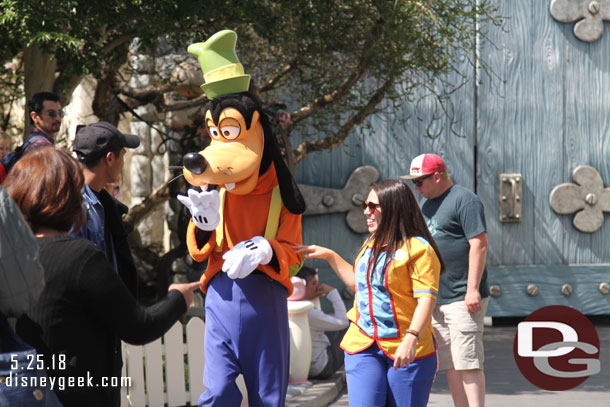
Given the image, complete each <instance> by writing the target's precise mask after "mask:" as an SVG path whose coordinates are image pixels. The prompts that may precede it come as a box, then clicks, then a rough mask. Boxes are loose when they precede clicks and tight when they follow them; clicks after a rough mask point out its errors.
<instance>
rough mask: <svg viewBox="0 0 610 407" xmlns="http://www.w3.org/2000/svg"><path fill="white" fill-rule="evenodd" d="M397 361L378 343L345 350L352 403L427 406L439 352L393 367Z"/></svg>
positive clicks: (360, 405)
mask: <svg viewBox="0 0 610 407" xmlns="http://www.w3.org/2000/svg"><path fill="white" fill-rule="evenodd" d="M393 365H394V361H393V360H392V359H390V358H389V357H387V356H386V355H385V354H384V353H383V351H381V350H380V349H379V347H378V346H377V344H376V343H373V344H372V345H371V346H370V347H369V348H367V349H365V350H363V351H361V352H359V353H355V354H353V355H350V354H348V353H345V372H346V375H347V394H348V397H349V405H350V407H386V406H388V407H420V406H421V407H425V406H426V405H427V404H428V398H429V396H430V390H431V389H432V382H433V381H434V377H435V375H436V353H435V354H433V355H430V356H427V357H425V358H422V359H416V360H414V361H413V362H411V364H409V366H406V367H404V368H400V369H398V370H394V367H393Z"/></svg>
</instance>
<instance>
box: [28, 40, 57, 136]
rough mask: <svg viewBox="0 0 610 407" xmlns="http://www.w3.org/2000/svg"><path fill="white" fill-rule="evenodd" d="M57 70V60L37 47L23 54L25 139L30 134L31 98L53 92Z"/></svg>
mask: <svg viewBox="0 0 610 407" xmlns="http://www.w3.org/2000/svg"><path fill="white" fill-rule="evenodd" d="M56 68H57V60H56V59H55V58H51V55H50V54H47V53H46V52H44V51H43V50H42V49H40V48H39V47H38V46H37V45H32V46H29V47H27V48H26V49H25V51H24V52H23V70H24V75H23V76H24V78H25V79H24V85H23V86H24V91H25V100H26V106H25V109H24V110H25V115H24V116H25V123H24V126H23V129H24V134H23V138H24V140H25V138H26V137H27V135H28V134H29V133H30V126H31V123H30V112H29V109H28V106H27V101H28V100H30V97H31V96H32V95H33V94H35V93H38V92H52V90H53V83H54V82H55V70H56Z"/></svg>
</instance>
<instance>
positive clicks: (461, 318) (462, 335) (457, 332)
mask: <svg viewBox="0 0 610 407" xmlns="http://www.w3.org/2000/svg"><path fill="white" fill-rule="evenodd" d="M488 302H489V297H487V298H483V299H481V311H479V312H477V313H474V314H470V313H469V312H468V311H467V310H466V304H465V302H464V301H457V302H452V303H451V304H442V305H437V306H436V307H435V308H434V313H433V314H432V327H433V328H434V335H435V336H436V341H437V344H438V353H437V354H438V363H439V370H447V369H456V370H472V369H483V361H484V360H485V354H484V352H483V319H484V317H485V312H486V311H487V303H488Z"/></svg>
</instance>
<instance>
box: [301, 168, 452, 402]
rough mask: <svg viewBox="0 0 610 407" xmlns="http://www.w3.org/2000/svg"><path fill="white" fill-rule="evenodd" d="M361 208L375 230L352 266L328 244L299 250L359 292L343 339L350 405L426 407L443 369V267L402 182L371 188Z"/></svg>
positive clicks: (424, 225) (384, 182) (428, 233)
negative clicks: (437, 320)
mask: <svg viewBox="0 0 610 407" xmlns="http://www.w3.org/2000/svg"><path fill="white" fill-rule="evenodd" d="M362 206H363V208H364V215H365V216H366V221H367V226H368V229H369V232H370V233H371V234H370V236H369V237H368V239H367V240H366V241H365V243H364V244H363V246H362V248H361V249H360V250H359V252H358V254H357V255H356V260H355V262H354V265H353V266H352V265H351V264H349V263H348V262H346V261H345V260H344V259H343V258H341V256H339V255H338V254H337V253H336V252H334V251H333V250H330V249H327V248H324V247H320V246H315V245H310V246H298V250H299V251H301V252H305V253H306V257H309V258H321V259H324V260H327V261H328V263H329V265H330V266H331V267H332V269H333V270H334V271H335V272H336V273H337V275H338V276H339V277H340V278H341V280H343V282H344V283H345V284H346V285H347V286H348V287H350V288H352V289H354V291H355V292H356V296H355V298H354V307H353V308H352V309H351V310H350V311H349V312H348V313H347V316H348V318H349V320H350V322H351V323H350V327H349V329H348V331H347V333H346V334H345V337H344V338H343V341H342V342H341V347H342V348H343V350H344V351H345V371H346V373H347V391H348V396H349V400H350V406H351V407H358V406H399V407H406V406H409V407H416V406H426V404H427V403H428V397H429V395H430V389H431V387H432V382H433V380H434V377H435V375H436V369H437V363H436V346H435V341H434V334H433V331H432V325H431V324H430V320H431V317H432V311H433V310H434V305H435V303H436V296H437V293H438V282H439V275H440V273H441V272H442V271H444V268H445V266H444V264H443V261H442V258H441V256H440V253H439V251H438V249H437V247H436V244H435V243H434V240H433V239H432V236H431V235H430V232H429V231H428V228H427V227H426V222H425V220H424V217H423V216H422V214H421V212H420V209H419V206H418V204H417V201H416V200H415V197H414V196H413V193H412V192H411V190H410V189H409V187H408V186H407V185H406V184H404V183H403V182H402V181H400V180H387V181H383V182H381V183H378V184H375V185H373V187H372V189H371V191H370V193H369V195H368V198H367V200H366V201H364V202H363V203H362Z"/></svg>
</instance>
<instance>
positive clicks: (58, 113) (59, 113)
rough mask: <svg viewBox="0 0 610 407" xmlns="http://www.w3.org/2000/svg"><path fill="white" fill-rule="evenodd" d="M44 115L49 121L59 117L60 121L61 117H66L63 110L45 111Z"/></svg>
mask: <svg viewBox="0 0 610 407" xmlns="http://www.w3.org/2000/svg"><path fill="white" fill-rule="evenodd" d="M45 113H46V114H47V116H49V117H50V118H51V119H54V118H55V117H56V116H59V118H60V119H63V117H64V116H65V115H66V113H65V112H64V111H63V110H57V111H55V110H47V111H46V112H45Z"/></svg>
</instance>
